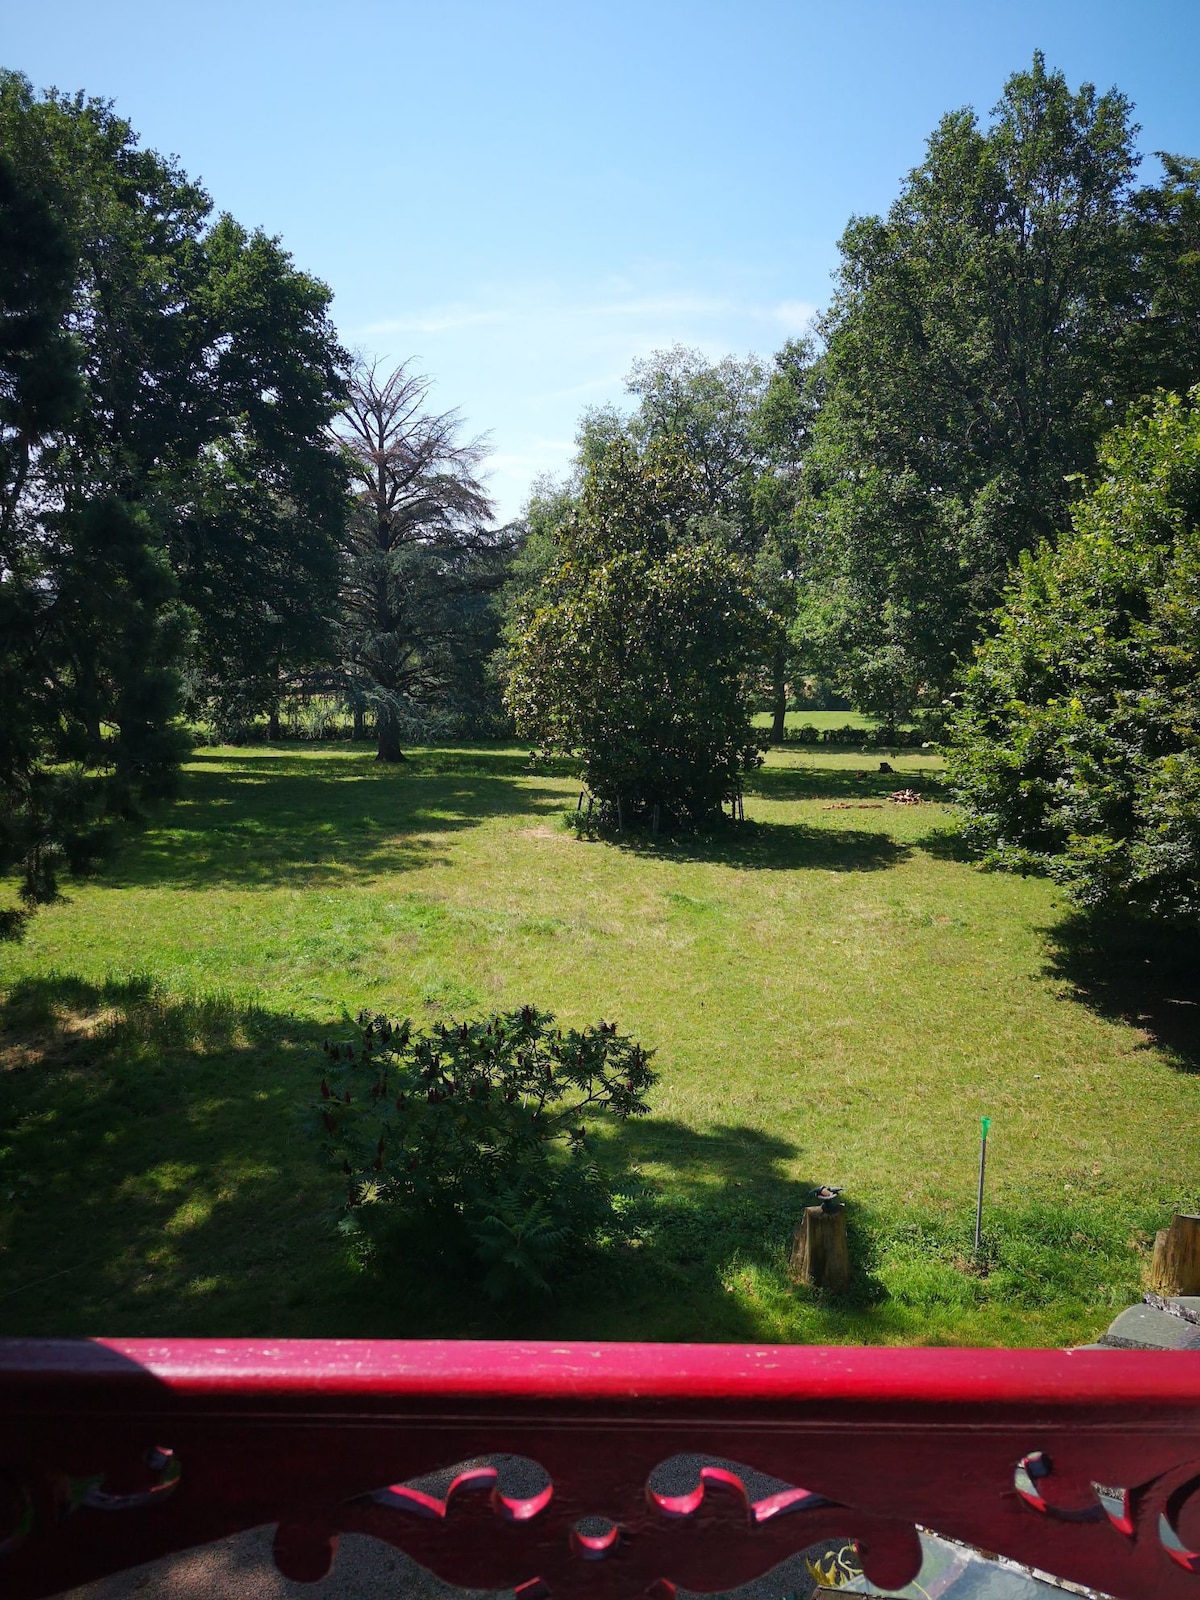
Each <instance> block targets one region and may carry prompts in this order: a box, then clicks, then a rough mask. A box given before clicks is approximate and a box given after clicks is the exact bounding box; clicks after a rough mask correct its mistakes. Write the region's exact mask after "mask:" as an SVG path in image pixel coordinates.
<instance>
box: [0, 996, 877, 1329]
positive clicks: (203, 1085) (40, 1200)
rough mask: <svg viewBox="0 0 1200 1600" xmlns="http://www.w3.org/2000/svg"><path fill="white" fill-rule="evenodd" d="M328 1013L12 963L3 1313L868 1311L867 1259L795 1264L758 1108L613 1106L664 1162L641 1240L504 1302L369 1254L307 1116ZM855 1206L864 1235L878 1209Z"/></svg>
mask: <svg viewBox="0 0 1200 1600" xmlns="http://www.w3.org/2000/svg"><path fill="white" fill-rule="evenodd" d="M329 1025H330V1026H331V1027H332V1026H336V1023H335V1022H334V1019H330V1024H329ZM324 1031H325V1027H324V1026H308V1025H302V1024H298V1023H296V1021H295V1020H294V1019H291V1018H288V1017H285V1016H279V1015H273V1014H271V1013H269V1012H267V1011H263V1010H256V1009H254V1008H248V1007H245V1006H240V1005H235V1004H234V1003H232V1002H230V1001H229V1000H227V999H223V998H221V997H220V996H217V997H212V998H208V999H202V1000H188V999H186V998H181V997H178V996H173V995H170V994H168V993H166V992H164V991H163V990H161V989H160V988H158V987H156V986H155V985H154V984H153V983H152V982H149V981H146V980H137V979H130V980H125V981H111V982H107V983H99V984H97V983H90V982H87V981H85V980H83V979H80V978H75V977H44V978H38V979H30V980H26V981H24V982H22V983H20V984H18V985H16V986H15V987H14V989H13V990H12V991H11V993H10V994H9V995H8V997H7V999H6V1000H5V1001H4V1002H3V1004H0V1194H3V1195H4V1196H5V1197H6V1205H5V1208H4V1212H3V1220H2V1222H0V1333H3V1334H7V1335H30V1336H51V1335H53V1336H76V1335H97V1334H108V1335H112V1336H133V1335H145V1336H153V1337H159V1336H172V1335H173V1336H180V1337H182V1336H198V1337H204V1336H207V1337H235V1336H245V1337H260V1336H275V1337H377V1336H388V1337H403V1336H411V1337H416V1336H426V1337H450V1338H454V1337H483V1336H492V1337H501V1336H508V1337H512V1336H526V1337H530V1336H535V1335H541V1336H547V1337H559V1338H561V1337H581V1338H593V1339H594V1338H597V1337H607V1338H625V1339H629V1338H642V1339H665V1338H677V1339H678V1338H686V1339H743V1340H761V1339H763V1338H766V1337H771V1336H774V1337H780V1336H782V1337H789V1336H793V1335H790V1334H789V1333H788V1332H787V1328H788V1326H789V1323H788V1319H789V1317H792V1316H793V1313H794V1309H795V1301H796V1297H797V1296H799V1297H800V1299H802V1300H804V1301H805V1304H806V1306H807V1307H808V1309H807V1312H806V1316H808V1319H809V1322H810V1323H811V1325H812V1327H813V1328H814V1330H815V1333H814V1335H813V1336H814V1337H816V1336H825V1337H842V1338H845V1337H854V1336H855V1329H857V1328H858V1327H859V1326H860V1325H863V1324H862V1319H863V1317H864V1316H865V1315H866V1314H867V1313H868V1312H869V1302H870V1293H869V1292H868V1289H869V1274H866V1273H864V1274H860V1279H859V1282H858V1285H857V1287H856V1290H855V1292H854V1293H853V1294H852V1295H851V1296H849V1297H846V1298H844V1299H842V1300H836V1301H835V1300H830V1299H823V1298H822V1297H821V1296H819V1295H814V1292H813V1291H808V1290H796V1289H794V1288H793V1287H792V1286H791V1285H790V1284H789V1282H788V1280H787V1274H786V1257H787V1249H788V1246H789V1243H790V1238H791V1231H792V1229H793V1227H794V1225H795V1221H796V1219H797V1217H798V1215H799V1211H800V1208H801V1206H802V1205H803V1203H804V1198H805V1194H806V1192H807V1190H808V1189H809V1188H810V1187H811V1185H810V1184H808V1183H807V1182H799V1183H798V1182H796V1181H795V1179H794V1178H793V1177H791V1176H790V1175H789V1172H788V1171H787V1170H786V1164H787V1163H789V1162H791V1161H792V1160H793V1158H794V1157H795V1156H796V1155H797V1151H796V1150H795V1148H794V1147H793V1146H792V1145H791V1144H789V1143H788V1142H787V1141H785V1140H782V1139H779V1138H775V1137H772V1136H770V1135H767V1134H764V1133H762V1132H760V1131H757V1130H753V1129H744V1128H716V1129H713V1130H711V1131H709V1132H697V1131H695V1130H692V1129H689V1128H687V1127H685V1126H683V1125H682V1124H679V1123H674V1122H671V1121H667V1120H663V1121H660V1120H647V1121H645V1122H638V1123H636V1124H627V1125H624V1126H622V1127H617V1128H615V1129H614V1130H613V1131H612V1134H611V1137H610V1138H607V1139H605V1140H604V1141H603V1143H604V1150H603V1156H602V1158H603V1159H604V1160H605V1162H606V1163H608V1164H610V1165H612V1166H614V1167H616V1168H618V1169H629V1168H631V1167H636V1166H641V1167H643V1168H646V1169H650V1171H649V1176H651V1177H652V1178H653V1180H654V1182H653V1184H652V1185H651V1192H650V1194H649V1196H648V1198H647V1200H646V1201H645V1202H644V1204H645V1206H646V1207H647V1213H646V1227H645V1238H644V1242H642V1243H641V1244H640V1245H639V1246H637V1247H635V1248H631V1247H624V1246H618V1245H614V1246H612V1247H610V1248H608V1249H605V1250H600V1251H597V1252H594V1253H589V1254H588V1255H587V1257H586V1258H585V1259H582V1260H581V1261H580V1262H579V1263H578V1264H577V1267H576V1269H575V1270H574V1271H573V1272H572V1273H571V1274H570V1275H569V1276H568V1278H567V1279H566V1280H564V1281H562V1282H561V1283H560V1284H558V1285H557V1286H556V1289H555V1292H554V1294H553V1295H550V1296H533V1297H531V1298H530V1299H529V1300H528V1301H526V1302H524V1303H520V1304H516V1305H511V1304H510V1305H507V1306H502V1307H497V1306H493V1305H490V1304H489V1303H488V1302H487V1301H486V1300H485V1299H483V1298H482V1297H481V1295H480V1293H479V1291H478V1287H477V1285H475V1284H474V1283H472V1282H470V1281H466V1280H465V1279H464V1277H463V1275H462V1273H461V1272H457V1273H451V1272H449V1271H446V1272H444V1273H440V1274H439V1273H438V1272H436V1271H434V1272H431V1271H430V1270H429V1267H428V1264H427V1263H425V1262H421V1263H417V1262H412V1261H407V1260H405V1259H403V1258H399V1259H387V1260H383V1259H380V1260H376V1261H374V1262H369V1263H366V1264H364V1263H363V1262H362V1261H361V1260H357V1259H356V1258H355V1256H354V1254H353V1251H352V1249H351V1247H350V1246H349V1245H348V1243H347V1241H346V1239H345V1238H344V1237H343V1236H342V1235H340V1234H339V1233H338V1232H337V1229H336V1222H337V1218H338V1207H339V1204H340V1201H341V1198H342V1196H341V1186H340V1179H339V1177H338V1175H337V1174H336V1173H335V1172H331V1171H330V1170H329V1169H328V1168H327V1167H326V1166H324V1165H323V1164H322V1162H321V1160H320V1150H319V1147H318V1146H317V1145H315V1144H312V1143H310V1142H309V1141H307V1140H306V1139H303V1138H300V1137H298V1133H297V1128H298V1114H299V1113H300V1112H301V1110H302V1108H303V1106H304V1105H305V1104H306V1102H307V1100H308V1098H309V1095H310V1093H311V1092H312V1090H313V1087H314V1083H315V1081H316V1079H317V1075H318V1070H319V1068H318V1064H319V1063H321V1062H322V1061H323V1057H322V1055H321V1052H320V1048H319V1041H320V1037H321V1035H322V1033H323V1032H324ZM827 1177H829V1174H828V1173H827V1172H819V1173H814V1174H813V1180H814V1182H815V1181H819V1180H821V1179H824V1178H827ZM851 1220H852V1224H853V1226H854V1228H855V1230H856V1232H855V1234H854V1235H853V1237H854V1238H855V1239H856V1244H855V1248H856V1249H860V1253H861V1250H862V1248H865V1247H863V1246H862V1245H861V1239H862V1237H863V1236H862V1235H861V1233H860V1231H859V1230H860V1225H861V1223H862V1222H864V1221H866V1220H867V1219H866V1214H865V1213H860V1211H859V1209H858V1208H853V1209H852V1211H851ZM864 1260H865V1257H864ZM810 1302H811V1304H810ZM807 1325H808V1324H806V1326H807ZM781 1329H782V1330H784V1331H783V1332H782V1334H781V1331H780V1330H781Z"/></svg>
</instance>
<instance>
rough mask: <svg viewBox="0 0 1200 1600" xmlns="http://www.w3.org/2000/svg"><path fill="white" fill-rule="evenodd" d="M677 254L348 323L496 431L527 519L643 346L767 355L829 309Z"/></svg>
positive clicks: (507, 495) (510, 493)
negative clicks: (703, 276)
mask: <svg viewBox="0 0 1200 1600" xmlns="http://www.w3.org/2000/svg"><path fill="white" fill-rule="evenodd" d="M683 277H684V273H683V271H682V270H681V269H680V267H679V266H678V265H677V264H672V263H669V262H653V263H642V264H640V265H639V267H638V268H637V269H636V270H632V269H631V270H630V271H629V272H626V273H620V274H619V273H606V274H598V275H597V276H596V277H595V278H592V279H590V280H578V281H575V282H573V283H568V282H565V281H563V280H561V279H557V280H555V279H544V280H542V281H539V282H529V281H526V282H524V283H507V284H505V283H493V284H490V285H489V284H480V285H479V286H478V289H477V290H476V291H475V292H473V293H469V294H466V295H460V296H457V297H456V298H454V299H453V300H450V299H447V300H446V301H445V302H443V303H441V304H437V303H434V304H426V305H423V306H417V307H413V308H411V309H409V310H408V311H406V312H405V313H404V314H397V315H393V316H383V317H380V318H379V319H378V320H376V321H373V322H371V323H369V324H367V325H365V326H363V327H361V328H358V329H348V330H346V332H347V333H348V335H349V336H350V340H351V342H360V343H362V344H365V345H367V346H368V347H370V348H373V349H374V351H376V352H377V353H378V354H379V356H380V358H381V359H382V360H384V361H385V362H386V361H400V360H404V359H407V358H412V359H413V360H415V361H417V362H419V364H420V366H421V368H422V370H423V371H425V372H427V373H429V374H430V376H432V377H434V378H435V379H436V380H437V395H436V402H435V403H436V404H437V405H438V406H439V407H440V406H447V407H449V406H454V407H457V408H458V409H459V410H460V411H461V413H462V415H463V416H464V418H465V419H466V429H467V431H469V432H472V433H474V432H484V431H486V432H488V433H489V434H490V437H491V442H492V444H493V445H494V451H493V453H492V454H491V455H490V456H489V458H488V461H487V463H486V469H487V473H488V478H489V489H490V491H491V493H492V495H493V497H494V498H495V500H496V503H497V509H498V513H499V515H500V517H501V519H502V520H503V519H505V518H508V517H512V516H514V515H515V514H516V513H517V511H518V509H519V508H520V506H521V505H522V503H523V502H524V500H525V499H526V496H527V494H528V491H529V485H530V483H531V482H532V480H533V479H534V478H536V477H538V476H540V475H541V474H542V473H551V474H553V475H556V476H560V475H561V474H562V473H563V472H564V471H566V470H567V469H568V468H569V466H570V462H571V458H572V456H573V454H574V450H575V445H574V442H573V441H574V438H575V434H576V430H577V427H578V422H579V416H580V413H581V411H582V410H583V409H584V408H585V407H586V406H590V405H597V404H601V405H602V404H605V403H608V402H611V403H613V404H615V405H617V406H619V407H625V406H626V405H627V404H628V403H629V402H628V396H627V395H626V393H625V375H626V374H627V373H628V371H629V369H630V366H631V365H632V363H633V362H634V360H636V359H637V358H638V357H640V356H646V355H649V354H650V352H651V351H652V350H662V349H669V348H670V347H671V346H672V345H675V344H683V345H686V346H689V347H691V348H694V349H698V350H700V351H701V352H702V353H703V354H704V356H705V357H706V358H707V359H709V360H719V359H720V358H721V357H722V356H724V355H726V354H728V353H729V352H731V351H735V352H740V353H743V354H744V353H746V352H748V351H750V350H757V351H758V352H759V353H760V354H761V353H764V352H766V353H768V354H769V352H770V351H771V350H773V349H775V348H777V347H778V346H779V345H780V344H781V343H782V342H783V340H784V339H785V338H787V337H789V336H791V335H792V334H796V333H800V332H803V331H804V330H805V329H806V328H807V327H808V326H809V324H810V323H811V321H812V318H813V316H814V314H815V312H816V309H817V308H816V307H815V306H814V305H812V304H810V303H809V302H808V301H805V300H799V299H787V298H784V297H782V296H779V295H778V292H777V290H778V287H779V286H777V285H771V288H775V289H776V294H775V295H772V293H771V292H770V288H768V285H767V283H766V281H765V280H764V279H763V278H762V277H761V276H760V275H758V274H756V273H755V272H754V271H753V270H751V269H735V268H729V269H727V270H723V271H722V273H721V277H720V279H719V280H718V281H717V282H716V283H715V284H712V285H711V286H708V285H703V284H700V285H697V284H696V283H695V282H694V281H693V282H692V283H690V284H689V283H687V282H686V281H683V282H681V281H680V280H681V279H682V278H683Z"/></svg>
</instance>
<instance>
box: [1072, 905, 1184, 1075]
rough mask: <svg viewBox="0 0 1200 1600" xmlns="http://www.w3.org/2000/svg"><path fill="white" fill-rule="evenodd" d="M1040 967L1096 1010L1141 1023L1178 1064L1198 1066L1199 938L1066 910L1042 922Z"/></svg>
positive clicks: (1180, 1068) (1180, 1066) (1152, 1042)
mask: <svg viewBox="0 0 1200 1600" xmlns="http://www.w3.org/2000/svg"><path fill="white" fill-rule="evenodd" d="M1043 931H1044V932H1045V934H1046V936H1047V938H1048V940H1049V944H1050V956H1049V961H1048V972H1049V974H1050V976H1052V977H1055V978H1058V979H1060V980H1062V981H1064V982H1066V983H1068V984H1069V985H1070V986H1071V989H1072V991H1073V993H1074V997H1075V998H1076V999H1078V1000H1079V1001H1081V1002H1082V1003H1083V1004H1084V1005H1086V1006H1089V1007H1090V1008H1091V1009H1092V1010H1093V1011H1096V1012H1097V1013H1098V1014H1099V1015H1100V1016H1102V1017H1107V1018H1109V1019H1110V1020H1113V1021H1119V1022H1125V1023H1129V1024H1131V1025H1132V1026H1133V1027H1136V1028H1139V1029H1141V1031H1142V1032H1143V1033H1144V1034H1145V1035H1146V1038H1147V1042H1148V1043H1149V1044H1150V1045H1151V1046H1152V1047H1154V1048H1157V1049H1160V1050H1162V1051H1163V1052H1164V1054H1165V1055H1166V1056H1167V1057H1168V1059H1169V1060H1170V1062H1171V1064H1172V1065H1173V1066H1174V1067H1175V1068H1176V1069H1177V1070H1178V1071H1180V1072H1200V939H1198V938H1197V937H1196V936H1195V935H1189V934H1186V933H1182V932H1179V931H1177V930H1163V929H1154V928H1151V927H1148V926H1146V925H1145V924H1141V923H1136V922H1133V921H1131V920H1125V921H1124V922H1121V923H1116V922H1111V921H1103V920H1099V919H1096V918H1092V917H1087V916H1082V915H1073V916H1068V917H1067V918H1065V919H1064V920H1063V921H1062V922H1060V923H1059V924H1058V925H1057V926H1055V927H1053V928H1048V929H1045V930H1043Z"/></svg>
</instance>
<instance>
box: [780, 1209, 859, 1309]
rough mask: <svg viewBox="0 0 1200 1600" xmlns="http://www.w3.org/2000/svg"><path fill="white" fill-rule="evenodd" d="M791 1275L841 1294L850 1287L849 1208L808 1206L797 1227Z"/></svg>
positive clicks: (802, 1281) (796, 1279) (797, 1280)
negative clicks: (847, 1233)
mask: <svg viewBox="0 0 1200 1600" xmlns="http://www.w3.org/2000/svg"><path fill="white" fill-rule="evenodd" d="M791 1273H792V1277H793V1279H794V1280H795V1281H796V1282H797V1283H811V1284H812V1285H813V1287H814V1288H816V1289H832V1290H833V1291H834V1293H835V1294H840V1293H841V1291H842V1290H843V1289H846V1288H848V1287H849V1285H850V1247H849V1245H848V1244H847V1242H846V1208H845V1206H841V1207H840V1208H839V1209H838V1210H837V1211H826V1210H825V1209H824V1207H823V1206H806V1207H805V1208H804V1215H803V1216H802V1217H801V1218H800V1221H799V1222H798V1223H797V1225H796V1235H795V1239H794V1241H793V1244H792V1261H791Z"/></svg>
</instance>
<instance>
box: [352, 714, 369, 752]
mask: <svg viewBox="0 0 1200 1600" xmlns="http://www.w3.org/2000/svg"><path fill="white" fill-rule="evenodd" d="M352 737H353V738H354V740H355V742H356V743H361V742H362V741H363V740H364V739H365V738H366V737H367V727H366V721H365V719H364V717H363V708H362V706H360V705H355V707H354V733H353V735H352Z"/></svg>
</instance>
